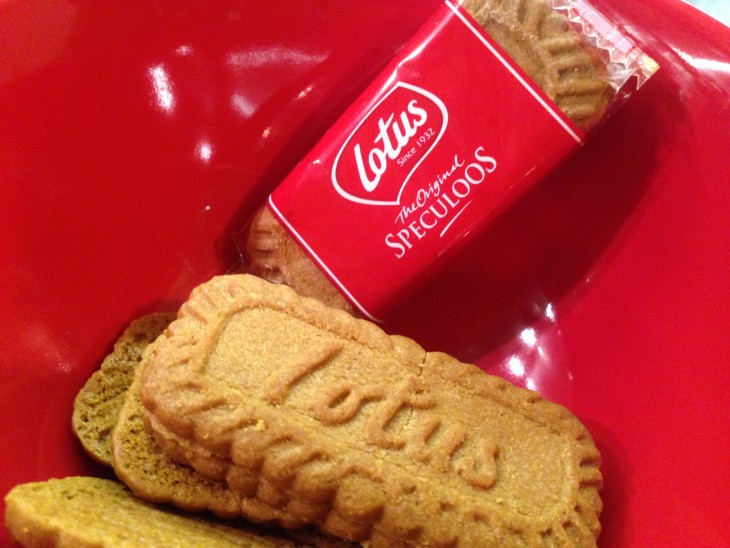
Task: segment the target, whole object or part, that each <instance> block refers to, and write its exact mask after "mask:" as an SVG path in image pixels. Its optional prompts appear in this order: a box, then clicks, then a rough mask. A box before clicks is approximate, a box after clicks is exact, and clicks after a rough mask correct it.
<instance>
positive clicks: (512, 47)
mask: <svg viewBox="0 0 730 548" xmlns="http://www.w3.org/2000/svg"><path fill="white" fill-rule="evenodd" d="M464 9H466V10H467V11H468V12H469V13H470V14H471V15H472V16H473V17H474V18H475V20H476V21H477V22H478V23H479V24H480V25H481V26H482V27H483V28H484V29H485V30H486V31H487V32H488V33H489V34H490V36H492V38H494V40H495V41H496V42H497V43H498V44H499V45H500V46H501V47H502V48H503V49H504V50H505V51H506V52H507V53H508V54H509V56H510V57H511V58H512V59H513V60H514V62H515V63H517V65H519V66H520V67H521V68H522V69H523V70H524V71H525V72H526V73H527V74H528V75H529V76H530V78H532V79H533V81H534V82H535V83H536V84H537V85H538V86H539V87H540V88H541V89H542V90H543V91H544V92H545V93H546V94H547V96H548V97H550V99H551V100H552V101H553V102H555V104H556V105H557V106H558V107H559V108H560V109H561V110H562V111H563V112H564V113H565V115H566V116H567V117H568V118H570V119H571V120H572V121H573V122H574V123H575V124H576V125H577V126H578V127H579V128H581V129H582V130H585V131H587V130H589V129H591V128H592V127H593V126H595V125H596V124H597V123H598V122H599V121H600V120H601V119H602V117H603V116H604V114H605V112H606V111H607V109H608V107H609V104H610V102H611V99H612V98H613V95H614V91H613V89H612V87H611V85H610V84H609V79H608V74H607V71H606V67H605V63H604V61H603V60H602V58H601V56H600V55H599V52H598V51H597V50H596V49H595V48H593V47H592V46H591V45H590V44H588V43H587V42H586V40H585V39H584V38H583V37H582V36H581V35H580V33H578V32H577V31H576V30H575V29H573V28H572V27H571V25H570V23H569V21H568V20H567V18H566V17H565V16H563V15H561V14H559V13H557V12H555V11H553V9H552V8H551V7H550V6H549V4H548V3H547V2H546V1H545V0H465V2H464ZM246 254H247V259H248V268H249V272H250V273H252V274H255V275H257V276H260V277H262V278H264V279H266V280H269V281H273V282H277V283H284V284H286V285H289V286H290V287H293V288H294V289H295V290H296V291H297V292H298V293H300V294H301V295H305V296H307V297H314V298H317V299H319V300H321V301H322V302H324V303H326V304H328V305H330V306H334V307H337V308H342V309H344V310H347V311H348V312H351V313H355V309H354V308H353V307H352V305H351V304H350V303H349V302H348V301H347V299H345V298H344V297H343V296H342V295H341V293H340V292H339V290H338V289H337V288H336V287H335V286H334V285H332V283H331V282H330V281H329V279H328V278H327V277H326V276H325V275H324V274H323V273H322V272H321V270H320V269H319V267H318V266H317V265H316V264H315V263H314V262H313V261H312V260H311V259H310V258H309V256H308V255H307V254H306V252H305V251H304V250H303V249H302V248H301V246H300V245H299V244H298V243H297V242H296V240H294V238H292V236H291V235H290V234H289V233H288V232H287V230H286V229H285V228H284V227H283V226H282V225H281V224H280V223H279V222H278V220H277V219H276V218H275V217H274V216H273V214H272V213H271V212H270V211H269V209H268V208H267V207H266V206H263V207H261V208H260V209H259V210H258V212H257V213H256V215H255V216H254V218H253V219H252V221H251V225H250V228H249V234H248V239H247V242H246Z"/></svg>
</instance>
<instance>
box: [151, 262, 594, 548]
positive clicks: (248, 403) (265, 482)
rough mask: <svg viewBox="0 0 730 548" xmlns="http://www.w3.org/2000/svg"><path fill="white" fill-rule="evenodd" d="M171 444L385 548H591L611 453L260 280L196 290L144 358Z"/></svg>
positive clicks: (165, 443) (196, 463) (294, 515)
mask: <svg viewBox="0 0 730 548" xmlns="http://www.w3.org/2000/svg"><path fill="white" fill-rule="evenodd" d="M143 365H144V370H143V372H142V396H141V397H142V402H143V404H144V406H145V408H146V410H147V415H146V421H147V425H148V428H149V429H150V430H151V432H152V434H153V435H154V437H155V439H156V440H157V442H158V444H159V445H160V447H162V448H163V450H164V451H165V452H166V453H167V454H168V455H169V456H171V457H173V458H174V459H176V460H179V461H181V462H183V463H186V464H189V465H191V466H192V467H194V468H195V469H196V470H197V471H199V472H200V473H202V474H204V475H206V476H208V477H210V478H211V479H214V480H217V481H225V482H226V483H227V485H228V487H229V489H230V490H231V491H233V492H235V493H238V494H239V495H242V496H245V497H252V498H255V499H257V500H259V501H260V502H261V503H263V504H265V505H267V506H268V507H271V508H277V509H279V510H280V511H282V512H285V513H286V514H287V516H288V519H293V520H301V521H302V522H309V523H314V524H317V525H319V526H320V527H321V528H322V529H323V530H324V531H327V532H329V533H332V534H335V535H338V536H341V537H343V538H346V539H349V540H354V541H367V540H369V541H371V542H372V544H373V546H409V545H412V546H416V545H426V544H428V545H430V546H455V545H460V546H492V545H525V544H526V545H534V546H540V545H546V546H548V545H564V546H571V545H572V546H591V545H594V544H595V542H596V538H597V536H598V534H599V532H600V524H599V521H598V516H599V514H600V510H601V500H600V497H599V494H598V490H599V489H600V486H601V484H602V477H601V473H600V470H599V463H600V455H599V453H598V451H597V450H596V447H595V445H594V444H593V441H592V439H591V437H590V434H589V433H588V432H587V430H586V429H585V427H583V425H582V424H581V423H580V422H579V421H578V420H577V419H576V418H575V417H574V416H573V415H571V414H570V413H569V412H568V411H567V410H566V409H565V408H563V407H561V406H559V405H556V404H552V403H549V402H547V401H544V400H543V399H541V398H540V397H539V396H538V395H537V394H536V393H534V392H531V391H528V390H524V389H519V388H516V387H514V386H512V385H511V384H509V383H508V382H506V381H504V380H502V379H499V378H496V377H492V376H489V375H486V374H485V373H484V372H482V371H481V370H479V369H478V368H476V367H475V366H472V365H467V364H463V363H460V362H458V361H457V360H455V359H454V358H452V357H450V356H447V355H445V354H440V353H427V352H425V351H424V350H423V349H422V348H421V347H420V346H419V345H418V344H416V343H415V342H414V341H412V340H409V339H406V338H403V337H398V336H389V335H387V334H386V333H384V332H383V331H382V330H381V329H380V328H378V327H377V326H376V325H374V324H372V323H369V322H367V321H364V320H359V319H355V318H353V317H352V316H350V315H349V314H347V313H345V312H343V311H341V310H336V309H332V308H329V307H326V306H325V305H323V304H322V303H320V302H318V301H315V300H313V299H307V298H304V297H301V296H299V295H297V294H296V293H295V292H294V291H292V290H291V289H290V288H288V287H286V286H282V285H275V284H271V283H269V282H266V281H263V280H261V279H259V278H256V277H253V276H249V275H237V276H223V277H218V278H214V279H213V280H211V281H210V282H208V283H206V284H203V285H202V286H199V287H198V288H196V290H195V291H194V292H193V294H192V295H191V298H190V299H189V300H188V302H187V303H185V304H184V305H183V307H182V308H181V310H180V314H179V317H178V319H177V320H176V321H175V322H173V323H172V324H171V325H170V327H169V328H168V330H167V331H166V333H165V335H164V336H163V337H161V338H160V339H158V340H157V342H156V343H155V348H154V352H151V353H149V355H147V356H146V358H145V360H144V361H143Z"/></svg>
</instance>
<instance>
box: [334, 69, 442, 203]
mask: <svg viewBox="0 0 730 548" xmlns="http://www.w3.org/2000/svg"><path fill="white" fill-rule="evenodd" d="M399 87H402V88H405V89H407V90H409V91H412V92H414V93H417V94H420V95H423V96H424V97H426V98H427V99H430V100H431V101H433V103H434V104H435V105H436V106H437V107H438V109H439V110H440V111H441V115H442V116H443V123H442V124H441V129H440V130H439V133H438V135H437V136H436V138H435V139H434V140H433V141H431V146H430V147H429V148H428V150H427V151H426V152H425V153H424V154H423V156H422V157H421V158H420V159H419V160H418V161H417V162H416V163H415V164H414V165H413V166H412V167H411V170H410V171H409V172H408V175H407V176H406V178H405V179H404V180H403V183H402V184H401V187H400V190H399V191H398V197H397V198H396V200H395V201H384V200H368V199H367V198H360V197H358V196H354V195H352V194H350V193H349V192H347V191H346V190H345V189H344V188H342V187H341V186H340V184H339V183H338V181H337V166H338V165H339V162H340V157H341V156H342V153H343V152H344V150H345V148H347V145H348V144H349V143H350V141H351V140H352V138H353V137H354V135H355V134H356V133H357V132H358V131H359V129H360V127H361V126H362V125H363V124H364V123H365V122H366V121H367V120H368V119H369V118H370V116H371V115H372V114H373V112H374V111H375V110H376V109H377V108H378V107H379V106H380V105H381V104H382V103H383V102H384V101H385V100H386V99H387V98H388V97H389V96H390V95H391V94H392V93H393V92H394V91H395V90H396V89H398V88H399ZM448 125H449V112H448V110H446V105H445V104H444V102H443V101H442V100H441V99H439V98H438V97H437V96H436V95H434V94H433V93H431V92H430V91H426V90H425V89H423V88H419V87H417V86H414V85H411V84H406V83H405V82H400V81H398V82H396V83H395V85H393V87H392V88H391V89H390V90H389V91H388V92H387V93H386V94H385V95H384V96H383V97H382V98H381V99H380V101H378V102H377V103H376V104H375V106H373V108H371V109H370V110H369V111H368V113H367V114H366V115H365V116H364V117H363V119H362V120H360V122H359V123H358V124H357V125H356V126H355V128H354V129H353V130H352V133H350V135H349V136H348V137H347V139H346V140H345V142H344V143H343V144H342V146H341V147H340V150H339V151H338V152H337V156H335V161H334V162H333V164H332V172H331V175H332V184H333V185H334V187H335V190H336V191H337V193H338V194H339V195H340V196H342V197H343V198H345V199H346V200H349V201H351V202H356V203H359V204H366V205H378V206H385V205H388V206H390V205H400V198H401V195H402V194H403V189H405V187H406V185H407V184H408V181H409V180H410V179H411V177H412V176H413V174H414V173H415V172H416V170H417V169H418V166H420V165H421V163H422V162H423V161H424V160H425V159H426V158H427V157H428V155H429V154H431V152H432V151H433V149H434V148H435V147H436V144H437V143H438V142H439V141H440V140H441V137H442V136H443V134H444V132H445V131H446V127H447V126H448Z"/></svg>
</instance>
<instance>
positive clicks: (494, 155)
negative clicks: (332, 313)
mask: <svg viewBox="0 0 730 548" xmlns="http://www.w3.org/2000/svg"><path fill="white" fill-rule="evenodd" d="M657 69H658V66H657V64H656V63H655V62H654V61H653V60H652V59H651V58H649V57H648V56H647V55H645V54H644V53H643V52H642V50H641V49H640V48H638V47H637V46H636V45H635V43H634V41H633V40H632V39H631V37H630V36H628V35H627V34H626V33H625V32H624V31H623V30H621V29H620V28H619V27H617V26H616V25H615V24H614V23H613V22H612V21H611V20H610V19H608V18H607V17H606V16H604V15H603V14H602V13H600V12H598V11H597V10H595V9H594V8H593V7H592V6H591V5H590V4H588V3H587V2H584V1H582V0H528V1H522V2H518V1H506V0H503V1H499V0H486V1H485V0H465V1H464V2H463V3H461V4H458V3H452V2H450V1H446V2H445V3H444V4H443V5H442V6H441V8H439V9H438V10H437V12H436V13H435V14H434V15H433V17H432V18H431V19H430V20H429V21H428V22H427V23H426V24H425V25H424V26H423V27H422V28H421V29H420V30H419V32H417V33H416V35H415V36H414V37H413V39H412V40H411V41H410V42H409V43H408V44H406V46H404V48H403V49H402V50H401V51H400V52H399V54H398V55H397V56H396V57H395V58H394V59H393V60H392V62H391V63H390V64H389V65H388V66H387V67H386V68H385V69H384V70H383V72H382V73H381V74H380V75H379V76H378V77H377V78H376V79H375V80H374V81H373V82H372V84H371V85H370V86H369V87H368V88H367V89H366V90H365V91H364V92H363V94H362V95H361V96H360V97H359V98H358V99H357V100H356V101H355V102H354V103H353V104H352V105H351V106H350V108H349V109H348V110H347V111H346V112H345V113H344V114H343V115H342V117H341V118H340V119H339V120H338V121H337V122H336V123H335V124H334V125H333V126H332V127H331V128H330V130H329V131H328V132H327V133H326V134H325V135H324V137H323V138H322V139H321V141H320V142H319V143H318V144H317V145H316V146H315V147H314V148H313V149H312V151H311V152H310V153H309V154H308V155H307V156H306V157H305V158H304V159H303V160H302V161H301V162H300V163H299V164H298V165H297V166H296V168H295V169H294V170H293V171H292V172H291V174H290V175H289V176H288V177H287V178H286V179H285V180H284V181H283V182H282V183H281V184H280V185H279V186H278V187H277V188H276V189H275V190H274V192H273V193H272V194H271V195H270V196H269V198H268V200H267V203H266V204H265V205H263V206H262V207H261V208H260V209H259V211H258V212H257V214H256V215H255V217H254V218H253V219H252V220H251V222H250V224H249V225H248V226H247V227H246V229H245V230H244V231H243V232H242V233H241V234H239V235H237V238H238V241H239V247H240V248H241V249H242V251H243V255H244V261H245V265H246V269H247V270H248V271H249V272H253V273H255V274H257V275H259V276H262V277H264V278H266V279H269V280H271V281H275V282H280V283H286V284H289V285H291V286H292V287H294V289H296V290H297V291H299V292H300V293H302V294H305V295H308V296H313V297H316V298H319V299H321V300H323V301H325V302H327V303H328V304H330V305H334V306H339V307H341V308H344V309H347V310H349V311H351V312H354V313H358V314H361V315H363V316H365V317H368V318H370V319H372V320H376V321H381V320H383V319H385V318H386V317H387V316H388V315H389V314H390V313H391V312H392V310H393V309H394V308H395V307H397V306H398V304H399V303H400V302H402V301H403V300H404V299H406V298H407V297H409V296H410V295H412V294H413V292H415V291H416V290H417V289H418V288H419V287H420V286H421V285H422V284H423V283H424V282H425V281H426V280H427V279H429V277H430V276H432V275H433V273H434V272H435V271H436V270H437V269H439V268H440V267H441V266H442V265H443V264H445V261H447V260H448V257H449V256H451V255H452V254H453V253H454V252H455V251H456V250H458V249H459V248H460V247H461V246H463V245H464V244H465V243H466V242H468V241H469V239H470V238H471V237H472V236H473V235H475V234H477V233H479V232H481V231H483V230H485V229H486V228H487V227H488V225H489V223H490V222H491V221H493V220H494V219H495V218H496V217H497V216H498V215H499V214H500V213H501V212H502V211H504V210H505V208H507V207H509V205H510V204H511V203H513V202H514V201H515V200H516V199H517V198H519V196H520V195H522V194H523V193H524V192H526V191H527V190H528V189H529V188H531V187H532V186H533V185H535V184H537V183H538V182H539V181H540V180H541V179H542V178H543V177H544V176H545V175H546V174H548V173H549V172H551V171H552V170H553V169H554V168H555V167H556V166H557V165H559V164H560V163H561V162H563V161H564V160H565V159H566V158H567V157H568V156H569V155H570V154H571V153H572V152H573V151H575V150H576V149H577V148H578V147H580V146H581V144H582V143H583V142H584V141H585V139H586V138H587V137H588V136H589V135H590V134H591V133H592V132H594V131H595V130H596V129H597V128H598V127H599V126H600V125H601V124H602V123H603V122H604V121H605V120H606V119H607V118H608V117H609V116H610V115H611V113H612V112H614V111H615V110H616V109H617V108H618V107H619V106H620V105H622V104H623V103H624V102H625V101H626V100H627V99H628V98H629V97H630V96H631V94H632V93H633V92H634V91H636V90H637V89H638V88H639V87H641V85H643V84H644V83H645V82H646V81H647V80H648V79H649V78H650V77H651V76H652V75H653V74H654V73H655V72H656V70H657Z"/></svg>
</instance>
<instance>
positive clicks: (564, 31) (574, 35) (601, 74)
mask: <svg viewBox="0 0 730 548" xmlns="http://www.w3.org/2000/svg"><path fill="white" fill-rule="evenodd" d="M464 9H466V10H467V11H468V12H469V13H470V14H471V15H472V16H473V17H474V19H476V21H477V22H478V23H479V24H480V25H481V26H482V27H483V28H484V29H485V30H486V31H487V33H488V34H489V35H490V36H491V37H492V38H494V40H495V41H496V42H497V43H498V44H499V45H500V46H501V47H502V48H503V49H504V50H505V51H506V52H507V53H508V54H509V56H510V57H511V58H512V59H513V60H514V61H515V63H517V65H519V66H520V67H521V68H522V69H523V70H524V71H525V72H526V73H527V74H528V75H529V76H530V78H532V80H533V81H534V82H535V84H537V85H538V86H539V87H540V88H541V89H542V90H543V91H544V92H545V93H546V94H547V95H548V97H550V99H551V100H552V101H553V102H554V103H555V104H556V105H557V106H558V107H559V108H560V109H561V110H562V111H563V112H564V113H565V115H566V116H567V117H568V118H570V119H571V120H572V121H573V122H574V123H575V124H576V125H577V126H578V127H580V128H581V129H583V130H586V131H587V130H589V129H590V128H591V127H593V126H594V125H596V123H598V122H599V121H600V119H601V118H602V117H603V115H604V113H605V112H606V110H607V109H608V106H609V103H610V102H611V99H612V97H613V95H614V92H613V89H612V88H611V85H610V83H609V79H608V72H607V70H606V66H605V62H604V61H603V60H602V58H601V56H600V55H599V52H598V50H596V49H595V48H594V47H592V46H591V45H590V44H588V43H587V41H586V40H585V39H584V38H583V37H582V36H581V34H580V33H578V32H577V31H576V30H575V29H573V28H572V27H571V25H570V22H569V21H568V19H567V18H566V17H565V16H564V15H562V14H559V13H557V12H555V11H553V9H552V8H551V7H550V5H549V4H548V3H547V2H546V1H545V0H466V1H465V2H464Z"/></svg>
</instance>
